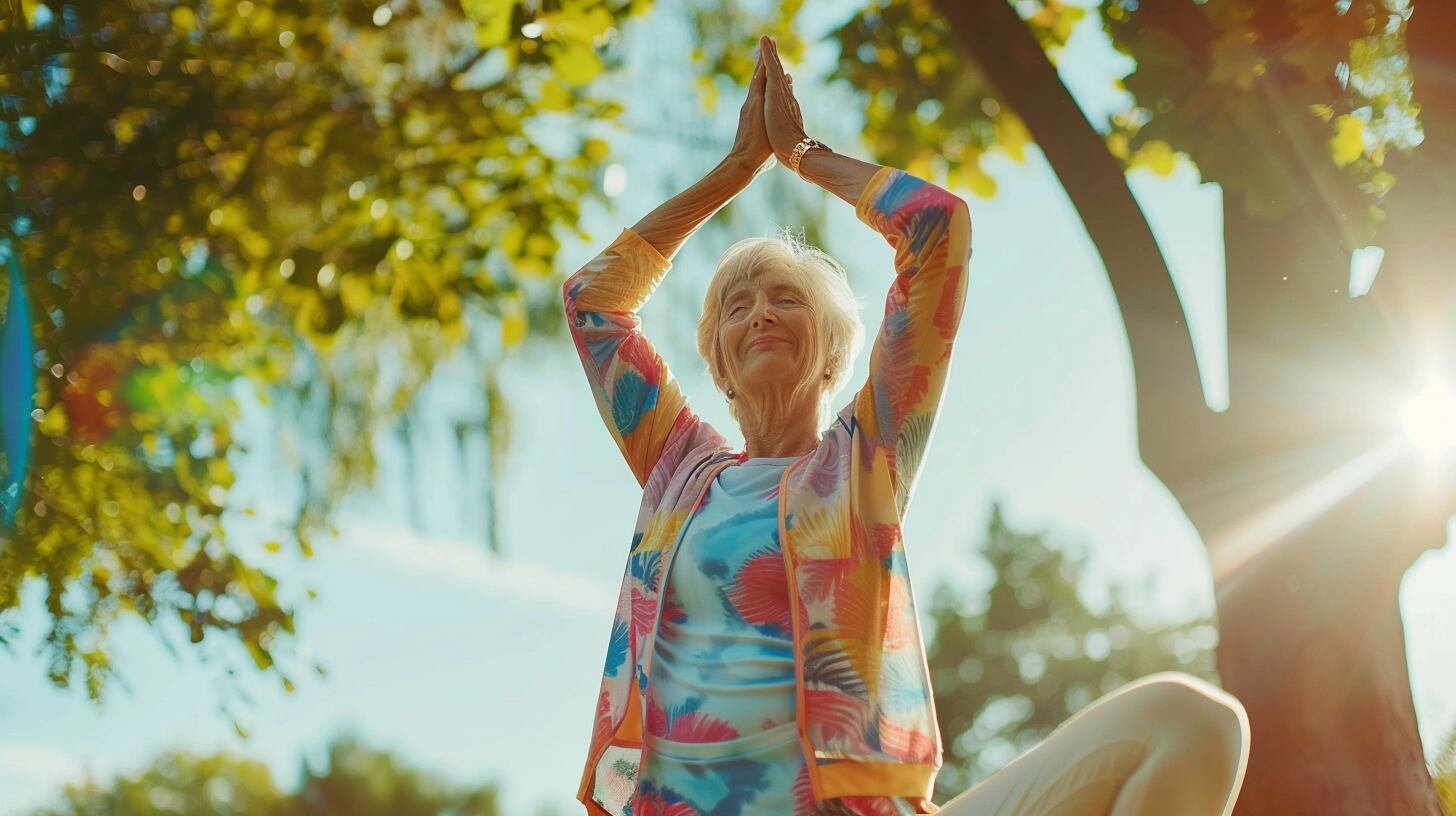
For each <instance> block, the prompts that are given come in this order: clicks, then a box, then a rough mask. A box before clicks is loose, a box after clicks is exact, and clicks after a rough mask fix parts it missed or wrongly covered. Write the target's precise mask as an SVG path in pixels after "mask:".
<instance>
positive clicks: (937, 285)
mask: <svg viewBox="0 0 1456 816" xmlns="http://www.w3.org/2000/svg"><path fill="white" fill-rule="evenodd" d="M759 46H760V47H759V62H758V67H757V69H756V70H755V73H754V77H753V80H752V82H751V85H750V89H749V95H748V99H747V101H746V102H745V103H744V105H743V108H742V112H741V114H740V120H739V125H738V135H737V139H736V141H735V144H734V148H733V150H732V152H731V154H730V155H729V156H728V158H727V159H726V160H725V161H723V162H722V163H721V164H719V165H718V166H717V167H716V168H714V169H713V170H712V171H711V172H710V173H709V174H708V176H707V177H706V178H704V179H703V180H702V181H700V182H698V183H697V184H695V185H693V186H692V187H691V188H690V189H688V190H687V191H686V192H683V193H682V194H680V195H678V196H676V197H674V198H673V199H671V200H670V201H668V202H667V203H666V204H664V205H662V206H661V207H659V208H658V209H656V210H654V211H653V212H652V213H651V214H649V215H648V216H647V217H646V218H643V219H642V220H641V221H639V222H638V223H637V224H636V225H635V226H633V227H632V228H631V229H627V230H623V232H622V234H621V235H620V236H619V237H618V238H617V239H616V240H615V241H613V242H612V244H611V245H610V246H608V247H607V248H606V250H604V251H603V252H602V253H601V254H600V255H598V256H597V257H596V258H594V259H593V260H592V261H590V262H589V263H587V264H586V266H584V267H583V268H582V269H581V270H580V271H578V272H577V273H576V274H574V275H572V276H571V277H570V279H568V280H567V281H566V283H565V285H564V286H563V288H562V294H563V297H564V300H565V307H566V314H567V318H568V326H569V327H570V330H571V333H572V337H573V339H574V341H575V344H576V348H577V351H578V353H579V354H580V356H581V361H582V364H583V366H584V367H585V369H586V374H587V379H588V381H589V382H590V383H591V388H592V393H593V395H594V397H595V399H596V403H597V407H598V409H599V410H600V412H601V415H602V418H603V419H604V420H605V421H606V425H607V429H608V430H609V431H610V432H611V434H612V438H613V439H614V440H616V442H617V445H618V447H619V448H620V449H621V451H622V454H623V456H625V457H626V460H627V465H628V466H629V467H630V468H631V471H632V474H633V475H634V476H635V477H636V478H637V482H638V484H639V485H640V486H641V487H642V488H643V497H642V505H641V511H640V514H639V516H638V522H637V528H636V530H635V534H634V535H633V537H632V543H631V548H630V550H629V552H628V555H627V568H626V574H625V575H624V577H623V583H622V591H621V595H620V598H619V600H618V603H617V610H616V619H615V621H614V622H613V626H612V630H611V640H610V645H609V647H608V650H607V659H606V666H605V668H604V671H603V676H602V683H601V691H600V694H599V696H598V697H597V704H596V719H595V726H594V728H593V730H592V737H591V741H590V745H589V748H588V752H587V762H586V769H585V773H584V774H583V777H582V781H581V787H580V789H579V791H578V798H579V799H580V800H581V801H582V803H583V804H585V805H586V808H587V812H588V813H589V814H594V816H601V815H602V814H612V816H620V814H633V816H655V815H656V814H671V816H691V815H692V814H737V815H739V816H759V815H762V816H770V815H771V816H803V815H807V814H914V813H934V812H937V811H938V810H939V811H941V812H943V813H946V814H951V815H952V816H972V815H974V816H993V814H1007V815H1009V814H1045V815H1046V816H1053V815H1055V816H1074V815H1080V814H1089V816H1090V814H1113V816H1154V814H1156V815H1157V816H1181V815H1182V814H1187V815H1188V816H1193V814H1198V816H1216V815H1217V814H1228V813H1229V812H1230V811H1231V810H1232V808H1233V802H1234V799H1235V797H1236V795H1237V791H1238V787H1239V785H1240V783H1241V780H1242V778H1243V773H1244V767H1245V763H1246V761H1247V760H1246V757H1247V750H1248V740H1249V737H1248V725H1247V718H1246V716H1245V714H1244V711H1243V708H1242V706H1240V705H1239V703H1238V701H1237V700H1235V699H1234V698H1233V697H1231V696H1229V695H1228V694H1226V693H1225V692H1223V691H1221V690H1220V689H1218V688H1216V687H1214V686H1212V685H1210V684H1208V683H1205V682H1203V681H1201V680H1198V679H1197V678H1194V677H1191V676H1188V675H1184V674H1174V673H1167V674H1161V675H1155V676H1152V677H1148V678H1143V679H1142V680H1141V681H1138V682H1135V683H1132V684H1129V685H1127V686H1124V687H1123V688H1121V689H1118V690H1116V691H1114V692H1113V693H1111V694H1109V695H1107V696H1105V697H1103V698H1101V699H1099V700H1098V701H1096V702H1095V703H1094V704H1092V705H1090V706H1088V707H1087V708H1085V709H1083V710H1082V711H1079V712H1078V713H1077V714H1076V715H1075V716H1073V717H1071V718H1070V719H1068V720H1067V721H1066V722H1065V723H1063V724H1062V725H1061V727H1059V728H1058V729H1057V730H1056V731H1054V732H1053V733H1052V734H1051V735H1049V736H1048V737H1047V738H1046V739H1045V740H1044V741H1042V742H1041V743H1040V744H1039V745H1037V746H1036V747H1035V748H1033V749H1031V750H1030V751H1028V752H1026V753H1025V754H1023V755H1022V756H1020V757H1018V758H1017V759H1016V760H1015V761H1013V762H1012V763H1011V764H1010V765H1008V766H1007V767H1005V768H1003V769H1002V770H1001V771H999V772H998V773H996V774H995V775H993V776H992V777H990V778H989V779H987V780H985V781H983V782H982V783H981V784H978V785H976V786H975V787H974V788H972V789H971V790H969V791H966V792H964V793H963V794H962V795H960V796H958V797H956V798H955V799H953V800H951V801H950V802H948V803H947V804H945V805H943V806H939V807H938V806H937V805H935V804H934V803H933V802H932V801H931V793H932V790H933V789H934V783H935V776H936V772H937V771H938V769H939V768H940V765H941V755H942V750H943V747H942V743H941V736H940V732H939V729H938V728H937V725H936V720H935V706H934V703H933V700H932V697H931V689H930V678H929V674H928V672H927V669H926V660H925V652H924V647H923V643H922V640H921V636H920V629H919V626H918V624H917V619H916V612H915V605H914V602H913V600H912V594H911V591H910V579H909V572H908V569H907V566H906V561H905V547H904V542H903V540H902V536H901V525H902V524H903V521H904V517H905V513H906V510H907V508H908V506H909V502H910V495H911V490H912V487H913V486H914V484H915V480H916V477H917V475H918V473H919V470H920V464H921V461H922V458H923V455H924V453H925V449H926V445H927V444H928V443H929V441H930V437H931V428H932V424H933V421H934V418H935V414H936V412H937V410H938V409H939V407H940V403H941V393H942V390H943V387H944V385H945V379H946V373H947V371H948V369H949V365H950V356H951V347H952V344H953V341H954V339H955V334H956V329H957V326H958V325H959V323H960V317H961V311H962V306H963V304H964V299H965V291H966V266H967V263H968V261H969V259H970V254H971V248H970V242H971V224H970V216H969V214H968V208H967V206H966V203H965V202H964V201H963V200H961V199H960V198H958V197H956V196H955V195H953V194H951V193H949V192H947V191H946V190H943V189H941V188H940V187H937V186H936V185H934V184H931V183H929V182H927V181H924V180H922V179H919V178H916V177H914V176H911V175H909V174H907V173H905V172H904V171H902V170H897V169H893V168H889V167H880V166H878V165H874V164H867V163H865V162H862V161H857V160H855V159H852V158H848V157H846V156H841V155H838V154H836V153H834V152H833V151H831V150H829V149H828V148H827V147H825V146H824V145H823V144H821V143H819V142H817V141H815V140H813V139H810V138H807V136H806V135H805V132H804V127H803V122H802V119H801V116H800V112H799V107H798V104H797V103H796V102H795V100H794V96H793V93H792V85H791V79H790V78H789V77H788V75H787V74H785V73H784V70H783V66H782V64H781V63H780V62H779V58H778V51H777V47H776V44H775V43H774V42H773V41H772V40H771V39H769V38H763V39H762V40H761V41H760V44H759ZM775 158H777V159H778V160H779V161H782V162H783V163H784V164H786V165H787V166H788V167H789V168H790V169H791V170H793V171H795V172H796V173H798V174H799V175H800V176H801V177H803V178H804V179H806V180H808V181H811V182H813V183H815V184H818V185H819V186H821V187H823V188H824V189H826V190H828V191H829V192H831V193H834V194H835V195H837V196H839V197H840V198H842V199H844V200H845V201H846V202H848V203H850V204H852V205H853V206H854V208H855V214H856V215H857V216H858V217H859V219H860V220H861V221H863V222H864V223H865V224H867V225H869V226H870V227H871V228H873V229H874V230H876V231H877V232H879V233H880V234H881V235H883V236H884V237H885V239H886V240H887V241H888V243H889V245H890V246H891V247H892V248H893V249H894V251H895V255H894V263H895V277H894V279H893V280H892V281H891V283H890V292H889V296H888V298H887V300H886V303H885V317H884V322H883V324H882V326H881V327H880V330H879V334H878V336H877V337H876V338H875V342H874V345H873V347H872V349H871V354H870V362H869V378H868V381H867V382H866V383H865V384H864V385H863V386H862V387H861V388H860V389H859V390H858V391H856V392H855V394H854V397H853V399H851V400H849V402H848V403H847V404H846V405H845V406H844V407H843V408H841V409H840V410H839V411H838V412H831V406H830V404H829V400H830V399H831V398H832V396H833V395H834V393H835V392H836V391H837V390H838V389H839V388H840V387H841V386H842V385H843V383H844V381H845V379H846V377H848V376H849V373H850V371H851V368H852V364H853V361H854V358H855V355H856V353H857V352H858V350H859V347H860V346H861V344H862V343H863V337H864V329H863V327H862V326H861V325H860V323H859V320H858V317H857V315H856V310H857V307H856V303H855V298H854V293H853V292H852V291H851V290H850V287H849V285H848V283H847V281H846V278H845V275H844V272H843V270H842V269H841V268H840V266H839V265H838V264H837V263H835V262H834V261H833V260H832V259H831V258H829V256H827V255H825V254H824V253H822V252H819V251H817V250H814V249H810V248H807V247H804V246H801V245H799V244H798V243H797V242H794V241H792V240H787V239H785V238H783V237H779V238H751V239H747V240H744V241H740V242H738V243H736V244H734V245H733V246H732V247H731V248H730V249H729V250H728V252H727V253H726V254H725V255H724V257H723V259H722V261H721V262H720V263H719V265H718V269H717V271H716V272H715V273H714V275H713V278H712V280H711V281H710V282H709V284H708V290H707V297H706V301H705V303H704V307H703V314H702V319H701V321H700V322H699V326H698V349H699V351H700V352H701V354H702V356H703V359H704V360H705V361H706V363H707V367H708V371H709V372H710V373H711V375H712V378H713V381H714V382H715V383H716V384H717V386H718V388H719V389H721V391H722V392H723V394H724V396H725V397H726V398H727V399H728V408H729V412H730V413H731V414H732V416H733V418H734V420H735V421H737V423H738V425H739V427H740V429H741V430H742V432H743V438H744V445H743V449H742V450H738V449H736V448H734V447H733V446H731V445H730V444H729V443H728V441H727V440H726V439H725V438H724V437H723V435H722V434H720V433H719V432H718V431H717V430H716V429H715V428H713V427H712V426H711V425H709V424H708V423H707V422H705V421H703V420H702V419H701V418H700V417H699V416H698V415H697V414H696V413H694V412H693V411H692V409H690V408H689V407H688V405H687V402H686V400H685V399H684V396H683V393H682V391H681V390H680V389H679V387H678V385H677V383H676V382H675V381H674V379H673V377H672V375H671V374H670V373H669V372H668V370H667V367H666V366H665V365H664V364H663V361H662V358H661V357H660V356H658V354H657V353H656V352H655V351H654V350H653V348H652V346H651V344H649V343H648V341H647V340H646V338H645V337H644V336H643V335H642V333H641V331H640V328H641V321H640V320H639V318H638V316H637V313H638V310H639V309H640V308H641V307H642V305H643V303H644V302H645V301H646V300H647V298H648V296H649V295H650V294H651V293H652V291H653V289H654V288H655V287H656V286H657V284H658V282H659V281H661V280H662V277H663V276H664V275H665V274H666V273H667V271H668V269H669V268H670V266H671V261H670V259H671V258H672V257H673V255H674V254H675V253H676V252H677V250H678V248H679V247H680V246H681V245H682V243H683V242H684V241H685V240H686V239H687V238H688V236H689V235H691V234H692V233H693V232H694V231H695V230H696V229H697V228H698V227H699V226H700V225H701V224H702V223H703V222H704V221H705V220H707V218H708V217H710V216H711V215H712V214H713V213H714V212H716V211H717V210H718V209H719V208H720V207H722V206H723V205H724V204H725V203H727V202H728V201H729V200H730V199H731V198H732V197H733V196H734V195H736V194H737V193H738V192H739V191H740V190H742V189H743V188H745V187H747V186H748V184H749V183H750V182H751V181H752V180H753V178H754V177H755V176H756V175H757V174H758V173H760V172H762V171H763V170H765V169H767V168H768V167H771V166H772V164H773V163H774V160H775Z"/></svg>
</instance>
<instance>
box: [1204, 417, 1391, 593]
mask: <svg viewBox="0 0 1456 816" xmlns="http://www.w3.org/2000/svg"><path fill="white" fill-rule="evenodd" d="M1400 449H1401V445H1400V440H1399V439H1391V440H1389V441H1387V442H1385V443H1384V444H1381V445H1377V446H1376V447H1374V448H1372V449H1370V450H1368V451H1366V452H1365V453H1363V454H1361V455H1359V456H1356V457H1355V458H1353V459H1351V460H1350V461H1348V462H1346V463H1345V464H1344V465H1342V466H1340V467H1337V468H1334V469H1332V470H1330V471H1328V472H1327V473H1325V474H1324V475H1323V476H1322V477H1320V478H1317V479H1315V480H1313V481H1312V482H1310V483H1309V484H1307V485H1305V486H1304V487H1303V488H1301V489H1299V490H1295V491H1293V492H1291V493H1289V494H1288V495H1286V496H1284V497H1283V498H1281V499H1279V500H1277V501H1275V502H1273V503H1272V504H1270V505H1269V506H1267V507H1265V508H1264V509H1263V510H1260V511H1258V512H1256V513H1254V514H1253V515H1252V516H1250V517H1248V518H1246V519H1244V520H1243V521H1241V522H1240V523H1238V524H1235V525H1233V526H1231V527H1230V528H1229V529H1227V530H1224V531H1223V532H1221V533H1220V534H1217V535H1214V536H1211V537H1210V539H1209V546H1208V551H1209V559H1210V565H1211V566H1212V568H1213V573H1214V577H1215V583H1216V585H1217V586H1218V587H1219V590H1218V592H1219V594H1220V595H1221V594H1223V593H1224V592H1226V591H1227V590H1228V589H1229V588H1230V587H1231V586H1232V584H1233V582H1231V581H1229V580H1228V579H1229V578H1230V577H1231V576H1232V575H1233V574H1234V573H1236V572H1237V571H1238V570H1239V569H1240V568H1242V567H1243V566H1245V565H1246V564H1248V563H1249V562H1251V561H1253V560H1254V558H1255V557H1257V556H1258V555H1259V554H1260V553H1262V552H1263V551H1264V550H1266V549H1268V548H1269V547H1270V546H1272V545H1274V544H1276V543H1278V542H1279V541H1281V540H1283V539H1284V538H1286V537H1287V536H1289V535H1290V534H1291V533H1293V532H1294V531H1295V530H1298V529H1299V528H1300V527H1303V526H1304V525H1306V524H1308V523H1309V522H1311V521H1313V520H1314V519H1316V518H1318V517H1319V516H1321V515H1323V514H1324V513H1326V512H1328V511H1329V510H1330V508H1332V507H1334V506H1335V505H1337V504H1339V503H1340V502H1341V501H1343V500H1344V499H1345V498H1346V497H1347V496H1350V495H1351V494H1353V493H1354V492H1355V491H1356V490H1358V489H1359V488H1360V487H1362V486H1363V485H1365V484H1366V483H1368V482H1369V481H1370V480H1372V479H1374V478H1375V477H1376V476H1378V475H1379V474H1380V473H1381V472H1382V471H1384V470H1385V469H1386V468H1388V467H1390V466H1391V465H1392V464H1393V463H1394V462H1395V461H1396V460H1397V459H1399V458H1400V455H1401V453H1400Z"/></svg>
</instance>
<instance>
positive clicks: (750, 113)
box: [732, 48, 774, 171]
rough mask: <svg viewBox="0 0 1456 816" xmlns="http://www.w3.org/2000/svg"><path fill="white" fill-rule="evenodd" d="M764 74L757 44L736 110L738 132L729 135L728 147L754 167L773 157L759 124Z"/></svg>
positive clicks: (762, 105) (760, 123)
mask: <svg viewBox="0 0 1456 816" xmlns="http://www.w3.org/2000/svg"><path fill="white" fill-rule="evenodd" d="M766 78H767V73H766V71H765V70H764V61H763V49H762V48H759V51H758V64H757V65H755V66H754V68H753V79H751V80H749V81H748V98H747V99H745V100H744V101H743V108H742V110H740V111H739V112H738V135H737V136H735V137H734V138H733V150H732V155H733V156H734V157H736V158H738V159H740V160H741V161H743V163H744V164H745V165H747V166H748V167H750V168H752V169H753V170H755V171H758V170H760V169H763V168H764V165H765V163H768V162H771V161H773V157H774V151H773V146H772V145H770V144H769V141H768V133H767V131H765V130H764V124H763V107H764V86H765V82H764V80H765V79H766Z"/></svg>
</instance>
